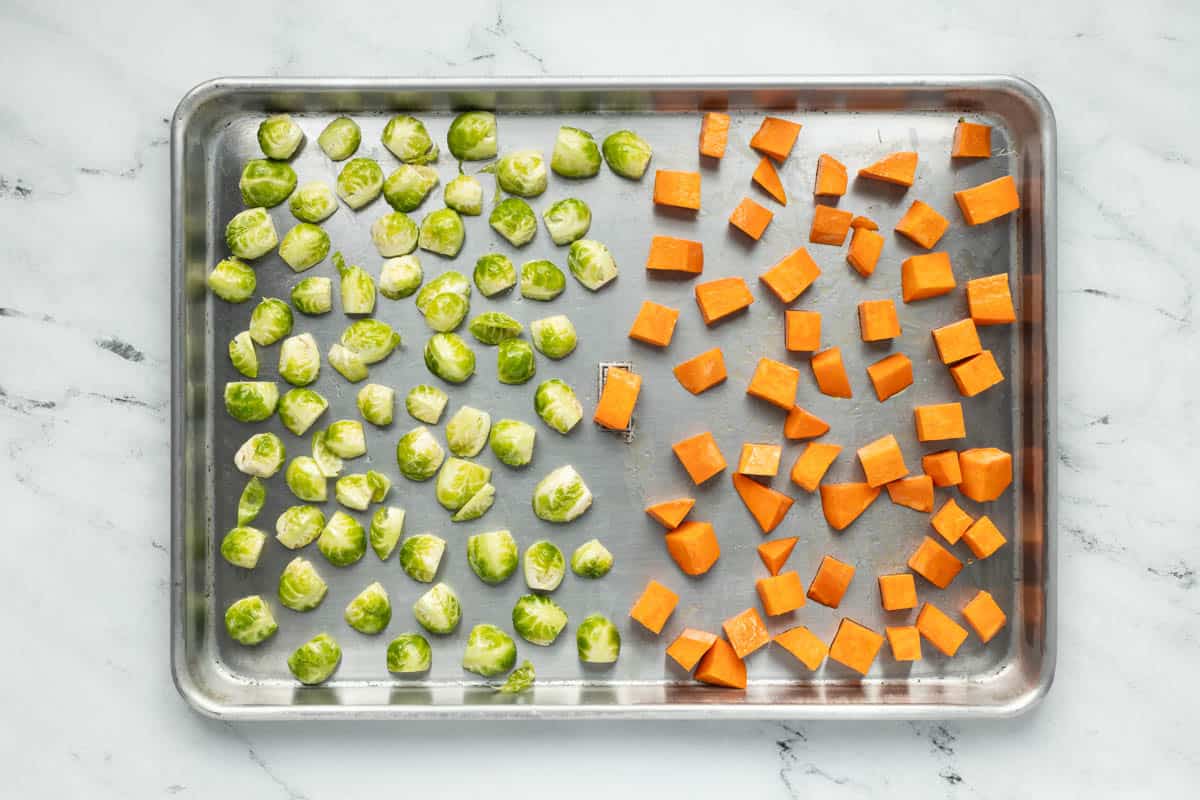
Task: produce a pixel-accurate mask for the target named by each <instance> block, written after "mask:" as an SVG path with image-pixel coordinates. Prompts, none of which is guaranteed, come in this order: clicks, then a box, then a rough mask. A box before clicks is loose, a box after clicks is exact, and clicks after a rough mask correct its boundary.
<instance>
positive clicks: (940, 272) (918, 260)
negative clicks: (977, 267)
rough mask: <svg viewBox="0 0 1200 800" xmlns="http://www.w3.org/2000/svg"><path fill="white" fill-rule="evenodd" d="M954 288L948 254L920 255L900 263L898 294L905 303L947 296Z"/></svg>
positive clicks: (952, 271)
mask: <svg viewBox="0 0 1200 800" xmlns="http://www.w3.org/2000/svg"><path fill="white" fill-rule="evenodd" d="M955 286H957V284H956V283H955V282H954V269H953V268H952V267H951V266H950V254H949V253H921V254H919V255H915V256H909V257H908V258H906V259H904V261H902V262H900V294H901V297H903V298H904V302H906V303H912V302H915V301H917V300H928V299H929V298H930V297H940V296H941V295H944V294H949V293H950V292H952V291H953V290H954V287H955Z"/></svg>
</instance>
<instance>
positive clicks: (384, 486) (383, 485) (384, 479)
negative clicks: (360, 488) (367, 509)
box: [367, 469, 392, 503]
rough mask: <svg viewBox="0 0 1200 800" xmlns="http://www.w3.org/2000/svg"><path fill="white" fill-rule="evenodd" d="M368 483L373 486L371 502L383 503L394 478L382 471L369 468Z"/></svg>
mask: <svg viewBox="0 0 1200 800" xmlns="http://www.w3.org/2000/svg"><path fill="white" fill-rule="evenodd" d="M367 485H368V486H370V487H371V502H372V503H382V502H383V501H384V500H385V499H386V498H387V495H388V491H389V490H390V489H391V488H392V479H391V478H389V477H388V476H387V475H384V474H383V473H382V472H376V471H375V470H373V469H369V470H367Z"/></svg>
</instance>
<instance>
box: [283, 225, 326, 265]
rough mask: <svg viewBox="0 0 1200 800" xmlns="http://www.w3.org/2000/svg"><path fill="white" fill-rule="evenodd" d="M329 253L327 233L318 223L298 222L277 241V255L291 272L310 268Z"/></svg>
mask: <svg viewBox="0 0 1200 800" xmlns="http://www.w3.org/2000/svg"><path fill="white" fill-rule="evenodd" d="M327 255H329V234H328V233H326V232H325V231H324V230H322V229H321V227H320V226H318V225H313V224H311V223H308V222H301V223H298V224H297V225H296V226H295V227H293V228H292V229H291V230H290V231H288V232H287V233H285V234H284V235H283V241H282V242H280V243H279V257H280V258H282V259H283V261H284V263H285V264H287V265H288V266H289V267H291V268H292V271H293V272H303V271H304V270H306V269H311V268H312V267H315V266H316V265H317V264H320V263H321V262H322V261H324V260H325V256H327Z"/></svg>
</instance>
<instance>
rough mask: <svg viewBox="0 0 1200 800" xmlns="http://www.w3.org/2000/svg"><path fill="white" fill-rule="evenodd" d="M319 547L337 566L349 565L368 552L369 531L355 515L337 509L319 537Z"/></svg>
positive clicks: (331, 562)
mask: <svg viewBox="0 0 1200 800" xmlns="http://www.w3.org/2000/svg"><path fill="white" fill-rule="evenodd" d="M317 549H318V550H320V551H321V555H323V556H325V558H327V559H329V563H330V564H333V565H334V566H335V567H348V566H350V565H351V564H353V563H355V562H356V561H358V560H359V559H360V558H362V557H363V556H364V555H365V554H366V552H367V532H366V531H364V530H363V526H362V525H359V524H358V520H356V519H355V518H354V517H352V516H350V515H349V514H346V513H344V512H342V511H335V512H333V516H331V517H330V518H329V521H328V522H327V523H325V529H324V530H322V531H321V535H320V536H319V537H317Z"/></svg>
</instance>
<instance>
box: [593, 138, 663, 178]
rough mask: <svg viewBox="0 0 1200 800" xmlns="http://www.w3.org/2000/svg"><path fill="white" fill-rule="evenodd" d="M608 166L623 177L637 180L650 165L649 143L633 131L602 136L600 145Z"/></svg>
mask: <svg viewBox="0 0 1200 800" xmlns="http://www.w3.org/2000/svg"><path fill="white" fill-rule="evenodd" d="M601 150H602V151H603V152H604V160H605V161H606V162H608V168H609V169H611V170H612V171H613V172H615V173H617V174H618V175H620V176H621V177H623V178H631V179H632V180H637V179H639V178H641V177H642V176H643V175H645V174H646V167H647V166H649V165H650V154H651V150H650V145H649V143H647V142H646V140H645V139H643V138H642V137H640V136H638V135H637V134H636V133H634V132H633V131H617V132H616V133H610V134H609V135H608V136H606V137H604V144H603V145H602V146H601Z"/></svg>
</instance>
